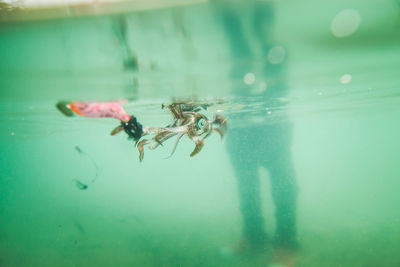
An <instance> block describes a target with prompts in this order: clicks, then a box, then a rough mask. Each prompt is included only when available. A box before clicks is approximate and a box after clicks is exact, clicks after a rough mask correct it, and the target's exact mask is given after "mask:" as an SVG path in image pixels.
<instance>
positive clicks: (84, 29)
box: [0, 0, 400, 267]
mask: <svg viewBox="0 0 400 267" xmlns="http://www.w3.org/2000/svg"><path fill="white" fill-rule="evenodd" d="M239 5H240V3H239ZM233 6H234V5H233ZM236 8H238V9H241V10H242V12H243V16H244V21H245V20H246V16H249V15H248V14H249V13H248V10H247V9H246V8H248V7H247V6H246V5H243V6H237V7H236ZM342 10H351V11H348V13H347V15H348V17H345V18H344V19H343V17H342V20H344V21H345V23H344V25H347V27H345V30H342V31H340V18H341V17H340V16H339V18H337V20H339V22H338V23H339V26H332V24H333V23H334V22H333V21H334V18H335V16H336V15H337V14H339V12H340V11H342ZM274 11H275V16H274V27H273V36H274V43H275V44H278V45H279V47H283V48H284V51H285V58H286V60H287V67H286V68H285V81H286V82H287V84H288V87H289V93H288V94H287V95H286V96H285V97H279V98H274V97H272V98H270V99H268V100H266V99H264V98H262V97H259V96H258V95H257V92H259V91H265V86H266V85H265V84H264V83H263V82H264V81H263V80H262V79H260V78H259V77H260V76H261V74H260V73H261V65H262V62H263V54H262V52H261V51H260V49H259V47H258V46H257V43H256V41H255V40H253V39H251V35H250V34H249V33H248V32H247V31H245V33H246V34H245V35H246V36H247V39H248V42H249V43H250V47H251V49H252V51H253V52H254V54H255V55H256V56H255V57H254V58H251V59H249V58H248V59H246V60H247V61H246V60H245V61H246V62H244V63H243V66H247V63H248V61H251V69H249V70H248V72H247V73H250V74H251V75H250V76H247V79H246V78H243V79H241V77H239V78H240V79H235V78H232V77H231V76H230V70H231V68H232V65H234V64H236V61H235V60H234V58H232V57H233V56H232V54H231V53H230V49H229V40H228V38H227V37H226V34H225V33H224V29H223V27H222V25H221V22H220V20H219V18H218V16H219V15H218V10H216V9H215V6H213V5H210V4H207V3H203V4H198V5H192V6H188V7H180V8H168V9H157V10H153V11H141V12H129V13H126V14H124V15H123V16H120V15H103V16H88V17H71V18H64V19H54V20H39V21H30V22H18V23H17V22H12V23H11V22H9V23H5V22H2V24H1V25H0V59H1V60H0V88H1V90H0V96H1V99H0V124H1V127H0V159H1V160H0V218H1V220H0V266H267V265H268V262H269V261H270V258H271V255H272V253H273V252H272V250H271V249H269V250H268V251H267V252H266V253H263V254H260V255H258V254H257V255H253V256H252V257H240V256H237V255H232V254H230V253H227V248H229V247H230V246H232V244H235V243H236V242H237V241H238V240H240V238H241V235H242V234H241V231H242V221H241V213H240V209H239V202H240V201H239V198H238V193H237V183H236V179H235V175H234V170H233V167H232V165H231V163H230V160H229V155H228V150H227V145H228V142H221V141H220V138H219V136H218V135H217V134H213V135H211V136H210V137H209V138H208V139H206V141H205V142H206V144H205V146H204V148H203V150H202V151H201V153H200V154H199V155H197V156H196V157H193V158H190V157H189V154H190V153H191V151H192V150H193V147H194V144H193V143H192V142H191V141H190V140H189V139H182V142H181V143H180V144H179V146H178V148H177V151H176V153H175V154H174V155H173V157H171V158H169V159H164V158H165V157H166V156H168V155H169V152H170V149H171V148H172V143H173V142H172V141H170V142H169V143H168V144H166V145H165V147H160V148H159V149H157V150H154V151H146V154H145V159H144V161H143V162H142V163H140V162H139V160H138V151H137V149H136V148H135V147H134V144H133V143H132V142H131V141H128V140H126V136H124V135H122V134H121V135H118V136H115V137H111V136H110V135H109V132H110V131H111V130H112V129H113V128H114V127H115V126H117V125H118V122H117V121H116V120H113V119H89V118H83V117H74V118H67V117H64V116H63V115H62V114H60V113H59V112H58V111H57V110H56V108H55V107H54V105H55V103H56V102H57V101H58V100H64V99H67V100H68V99H72V100H73V99H79V100H102V101H110V100H116V99H129V103H128V104H126V105H124V108H126V110H127V112H128V113H129V114H131V113H134V114H135V115H136V116H137V117H138V118H140V120H141V121H142V122H143V123H144V124H146V125H158V126H164V125H167V124H168V123H170V120H171V119H170V115H169V114H168V112H167V111H166V110H161V104H162V103H169V102H170V101H171V97H188V96H195V97H196V98H197V99H199V100H201V101H208V102H212V103H217V104H215V105H214V106H212V107H211V108H210V110H208V112H207V115H209V116H210V117H211V116H212V114H213V113H215V112H217V111H221V112H222V113H223V114H224V115H225V116H227V117H228V118H229V119H230V124H229V125H230V128H229V131H228V135H229V133H230V132H231V133H232V132H234V131H235V130H237V129H242V128H249V129H252V128H251V125H252V123H254V122H252V121H250V120H247V119H243V120H240V116H244V117H245V116H246V115H249V114H253V113H254V114H264V115H263V116H262V118H261V119H262V121H263V123H265V124H267V125H268V124H274V123H275V124H276V123H277V124H280V123H287V122H288V121H290V122H291V123H292V124H293V132H292V135H293V138H292V139H293V140H292V146H291V149H292V157H293V164H294V167H295V170H296V180H297V184H298V188H299V194H298V198H297V229H298V230H297V231H298V240H299V244H300V248H299V250H298V252H297V265H296V266H307V267H308V266H388V267H389V266H390V267H391V266H400V256H399V254H398V251H399V250H400V230H399V229H400V227H399V226H400V209H399V208H398V206H399V204H400V194H399V188H400V180H399V177H400V175H399V173H400V169H399V164H398V162H399V159H400V152H399V151H400V143H399V141H398V140H399V138H398V137H399V136H400V125H399V123H398V118H399V115H400V108H399V107H400V94H399V86H400V80H399V77H400V68H399V59H400V57H399V54H400V48H399V46H398V44H399V41H400V39H399V30H398V28H399V27H398V26H399V23H400V17H399V9H398V5H397V2H395V1H393V2H392V1H372V0H371V1H367V2H365V3H359V2H358V1H350V2H349V1H335V2H334V3H329V4H324V6H320V4H319V2H318V1H297V2H292V1H287V2H283V1H278V2H276V3H275V6H274ZM342 15H343V13H342ZM345 15H346V13H344V15H343V16H345ZM121 21H122V22H121ZM121 23H122V25H123V26H121ZM244 24H245V23H244ZM124 25H125V26H124ZM245 25H246V24H245ZM335 25H336V24H335ZM123 27H126V32H125V33H124V30H123ZM246 27H247V28H246ZM248 27H250V26H248V25H247V26H245V29H247V30H248V29H249V28H248ZM332 27H333V28H334V30H332V29H331V28H332ZM335 27H337V28H339V30H338V32H335ZM351 28H355V29H354V32H351V33H350V34H349V35H348V36H344V37H341V36H340V35H341V34H346V31H350V30H351ZM347 33H348V32H347ZM335 34H336V36H335ZM252 38H254V36H253V37H252ZM129 55H134V56H135V57H136V59H137V67H136V68H134V67H132V65H129V64H126V63H125V65H124V62H126V60H127V58H128V59H129ZM242 83H247V85H250V86H251V87H252V89H251V90H254V91H255V92H256V93H255V94H254V95H252V94H250V95H248V96H246V97H243V96H242V97H240V96H235V95H234V94H232V93H231V91H232V88H235V87H236V86H238V84H240V85H241V84H242ZM268 88H269V87H268V85H267V87H266V90H268ZM268 111H271V112H270V113H269V112H268ZM235 118H239V119H235ZM246 118H247V117H246ZM256 120H260V118H259V117H257V119H256ZM252 142H256V140H254V139H251V138H249V136H246V135H245V136H243V144H245V146H246V144H250V143H252ZM230 145H231V144H230ZM238 145H239V144H238ZM76 146H78V147H79V149H80V150H81V151H82V152H83V153H79V151H77V150H76ZM245 152H246V151H244V152H243V153H245ZM238 153H240V151H239V152H238ZM271 153H272V151H271ZM273 153H276V151H274V152H273ZM249 156H250V157H251V155H249ZM243 168H246V166H245V165H244V166H243ZM96 173H97V179H96V180H95V182H93V183H91V181H92V180H93V177H94V176H95V175H96ZM259 175H260V178H261V179H260V181H261V186H260V190H261V199H262V212H263V215H264V218H265V225H266V230H267V232H268V234H269V235H271V236H272V235H273V232H274V229H275V220H274V212H275V207H274V205H273V203H272V197H271V194H270V187H271V186H270V180H269V179H268V176H269V173H268V172H267V171H266V170H264V169H260V170H259ZM75 179H77V180H80V181H82V182H83V183H86V184H89V187H88V189H87V190H79V188H77V186H76V184H75V182H74V181H75Z"/></svg>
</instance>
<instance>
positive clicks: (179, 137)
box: [166, 132, 186, 159]
mask: <svg viewBox="0 0 400 267" xmlns="http://www.w3.org/2000/svg"><path fill="white" fill-rule="evenodd" d="M185 134H186V133H185V132H183V133H180V134H179V135H178V137H177V138H176V140H175V144H174V147H173V148H172V151H171V154H169V156H168V157H166V159H168V158H170V157H171V156H172V155H173V154H174V153H175V149H176V146H177V145H178V143H179V140H181V138H182V136H184V135H185Z"/></svg>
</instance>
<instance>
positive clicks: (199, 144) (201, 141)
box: [190, 140, 204, 157]
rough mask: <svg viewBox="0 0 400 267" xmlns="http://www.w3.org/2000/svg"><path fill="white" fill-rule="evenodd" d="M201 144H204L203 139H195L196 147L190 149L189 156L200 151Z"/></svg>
mask: <svg viewBox="0 0 400 267" xmlns="http://www.w3.org/2000/svg"><path fill="white" fill-rule="evenodd" d="M203 146H204V141H203V140H196V147H195V148H194V150H193V151H192V153H191V154H190V156H191V157H194V156H196V155H197V154H198V153H199V152H200V151H201V149H202V148H203Z"/></svg>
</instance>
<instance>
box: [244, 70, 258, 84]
mask: <svg viewBox="0 0 400 267" xmlns="http://www.w3.org/2000/svg"><path fill="white" fill-rule="evenodd" d="M243 81H244V83H245V84H247V85H252V84H253V83H254V82H255V81H256V75H254V73H252V72H248V73H246V75H244V77H243Z"/></svg>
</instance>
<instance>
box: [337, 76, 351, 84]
mask: <svg viewBox="0 0 400 267" xmlns="http://www.w3.org/2000/svg"><path fill="white" fill-rule="evenodd" d="M352 79H353V77H352V76H351V75H350V74H344V75H343V76H342V77H340V82H341V83H342V84H348V83H350V82H351V80H352Z"/></svg>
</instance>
